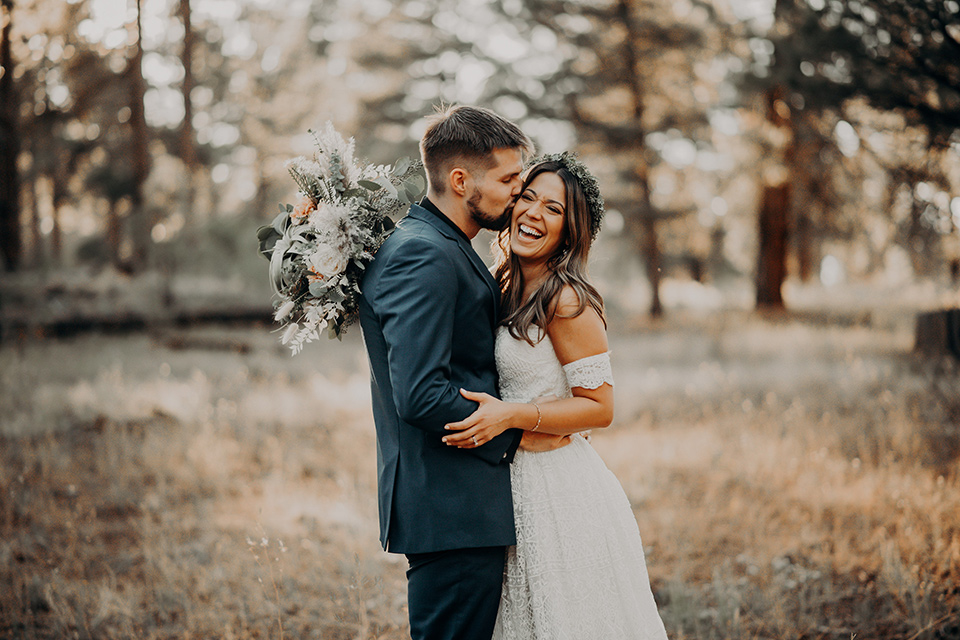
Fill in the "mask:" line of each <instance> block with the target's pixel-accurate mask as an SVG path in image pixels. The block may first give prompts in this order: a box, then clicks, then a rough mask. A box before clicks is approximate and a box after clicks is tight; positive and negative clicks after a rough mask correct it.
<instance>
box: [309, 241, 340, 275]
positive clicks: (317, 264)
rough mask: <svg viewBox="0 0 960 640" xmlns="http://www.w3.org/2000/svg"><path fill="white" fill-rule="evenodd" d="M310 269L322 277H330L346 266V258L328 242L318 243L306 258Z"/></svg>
mask: <svg viewBox="0 0 960 640" xmlns="http://www.w3.org/2000/svg"><path fill="white" fill-rule="evenodd" d="M307 264H308V265H309V266H310V270H311V271H313V272H314V273H315V274H317V275H318V276H321V277H323V278H331V277H333V276H335V275H337V274H339V273H342V272H343V270H344V269H346V268H347V259H346V258H345V257H344V256H343V254H341V253H340V252H339V251H337V250H336V249H335V248H333V247H331V246H330V245H328V244H321V245H318V246H317V248H316V250H315V251H314V252H313V253H311V254H310V257H309V258H307Z"/></svg>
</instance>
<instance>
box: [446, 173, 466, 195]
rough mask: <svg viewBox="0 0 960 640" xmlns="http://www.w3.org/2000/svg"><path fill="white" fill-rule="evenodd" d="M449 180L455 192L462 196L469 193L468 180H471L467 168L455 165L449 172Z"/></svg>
mask: <svg viewBox="0 0 960 640" xmlns="http://www.w3.org/2000/svg"><path fill="white" fill-rule="evenodd" d="M447 180H448V181H449V183H450V188H451V189H453V192H454V193H455V194H457V195H458V196H460V197H461V198H463V197H465V196H466V195H467V182H468V181H469V180H470V174H469V173H468V172H467V171H466V170H465V169H462V168H460V167H454V168H453V169H451V170H450V173H448V174H447Z"/></svg>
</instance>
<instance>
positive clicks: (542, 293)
mask: <svg viewBox="0 0 960 640" xmlns="http://www.w3.org/2000/svg"><path fill="white" fill-rule="evenodd" d="M541 173H556V174H557V175H558V176H559V177H560V179H561V180H563V184H564V186H565V187H566V206H565V207H564V210H565V212H566V215H565V216H564V220H563V233H564V236H565V238H564V242H563V244H562V245H560V246H559V247H558V249H557V252H556V253H555V254H554V255H553V256H551V257H550V259H549V260H548V261H547V269H548V271H547V277H546V278H545V279H544V281H543V282H542V283H541V284H540V286H539V287H537V289H536V291H534V292H533V295H531V296H530V297H529V298H528V299H527V300H524V299H523V288H524V284H525V282H524V280H523V272H522V271H521V269H520V261H519V259H518V258H517V257H516V256H515V255H514V254H513V253H512V252H511V251H510V228H511V224H510V223H509V222H508V223H507V226H506V227H505V228H503V229H501V230H500V232H499V233H498V234H497V238H496V240H495V241H494V251H495V254H496V269H495V271H494V275H495V277H496V279H497V283H498V284H499V286H500V295H501V312H502V315H501V320H500V324H501V325H504V326H506V327H507V329H508V330H509V331H510V335H511V336H513V337H514V338H517V339H518V340H526V341H527V342H528V343H530V344H531V345H533V344H535V343H536V342H539V341H540V340H542V339H543V336H544V335H546V331H547V326H548V325H549V324H550V322H552V321H553V319H554V317H555V316H556V315H557V305H558V303H559V299H560V292H561V291H562V290H563V288H564V287H565V286H568V285H569V286H570V287H571V288H572V289H573V291H574V292H575V293H576V294H577V299H578V303H577V309H576V310H575V311H574V312H573V313H572V314H570V315H569V316H561V317H565V318H567V317H569V318H575V317H577V316H578V315H580V314H581V313H583V311H584V309H586V308H587V306H589V307H590V308H592V309H594V310H595V311H596V312H597V313H598V314H599V315H600V317H601V318H602V319H603V322H604V325H606V319H605V318H604V315H603V298H602V297H601V296H600V293H599V292H597V290H596V289H595V288H594V287H593V285H591V284H590V282H589V280H588V279H587V257H588V255H589V253H590V244H591V233H590V228H591V227H590V224H591V222H590V211H589V208H588V205H587V198H586V196H585V195H584V192H583V188H582V186H581V185H580V182H579V180H577V179H576V177H575V176H574V175H573V174H572V173H570V172H569V171H568V170H567V169H566V168H565V167H564V166H563V165H562V164H560V163H559V162H553V161H547V162H541V163H540V164H536V165H534V166H532V167H531V168H530V169H529V170H528V171H527V174H526V175H525V176H524V179H523V187H522V188H521V191H520V193H523V192H524V191H526V189H527V187H528V186H529V185H530V183H531V182H533V180H534V178H536V177H537V176H538V175H540V174H541ZM510 218H512V215H511V216H510ZM534 326H536V327H537V337H536V340H534V339H533V338H531V337H530V329H531V327H534Z"/></svg>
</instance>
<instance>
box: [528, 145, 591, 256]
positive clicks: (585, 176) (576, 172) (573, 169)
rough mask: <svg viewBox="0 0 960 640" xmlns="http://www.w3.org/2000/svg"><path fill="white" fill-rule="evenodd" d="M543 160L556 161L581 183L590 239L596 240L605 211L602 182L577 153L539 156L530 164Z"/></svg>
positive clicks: (565, 152) (536, 163)
mask: <svg viewBox="0 0 960 640" xmlns="http://www.w3.org/2000/svg"><path fill="white" fill-rule="evenodd" d="M542 162H556V163H557V164H559V165H560V166H562V167H563V168H564V169H566V170H567V171H569V172H570V174H571V175H573V177H574V178H576V180H577V182H579V183H580V188H581V189H583V195H584V196H585V197H586V199H587V210H588V211H589V212H590V239H591V240H596V239H597V233H599V232H600V225H601V224H602V223H603V213H604V208H603V196H602V195H600V183H599V182H598V181H597V177H596V176H595V175H593V174H592V173H590V170H589V169H587V167H586V165H584V164H583V163H582V162H580V159H579V158H577V156H576V155H575V154H573V153H570V152H569V151H563V152H561V153H547V154H544V155H541V156H537V157H536V158H534V159H533V160H532V161H531V162H530V166H531V167H533V166H535V165H538V164H540V163H542Z"/></svg>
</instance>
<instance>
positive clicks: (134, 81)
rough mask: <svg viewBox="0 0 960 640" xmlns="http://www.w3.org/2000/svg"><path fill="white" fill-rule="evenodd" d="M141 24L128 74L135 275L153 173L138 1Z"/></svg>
mask: <svg viewBox="0 0 960 640" xmlns="http://www.w3.org/2000/svg"><path fill="white" fill-rule="evenodd" d="M136 8H137V24H136V29H137V33H136V43H135V45H134V47H135V48H134V54H133V58H132V59H131V60H130V66H129V68H128V74H129V78H130V135H131V138H132V158H131V161H132V163H133V192H132V193H131V198H130V200H131V212H130V213H131V215H130V222H131V224H130V231H131V233H132V236H133V257H132V260H131V263H132V264H131V266H132V268H133V269H134V270H135V271H140V270H142V269H143V268H144V267H145V266H146V264H147V259H148V253H149V251H150V220H149V219H148V217H147V210H146V207H145V206H144V205H145V203H144V196H143V188H144V183H145V182H146V181H147V176H148V175H149V173H150V156H149V150H148V148H147V144H148V133H147V121H146V118H145V117H144V112H143V95H144V93H145V88H144V80H143V67H142V61H143V32H142V29H141V15H140V10H141V0H136Z"/></svg>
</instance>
